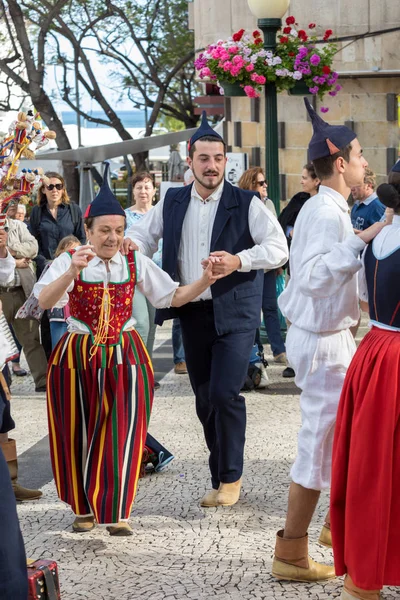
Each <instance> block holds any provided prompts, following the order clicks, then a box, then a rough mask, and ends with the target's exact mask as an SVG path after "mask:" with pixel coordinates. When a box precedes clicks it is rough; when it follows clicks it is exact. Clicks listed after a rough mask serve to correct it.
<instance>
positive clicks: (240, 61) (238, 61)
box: [232, 55, 244, 68]
mask: <svg viewBox="0 0 400 600" xmlns="http://www.w3.org/2000/svg"><path fill="white" fill-rule="evenodd" d="M232 62H233V64H234V65H237V66H238V67H239V66H240V68H242V67H243V65H244V60H243V58H242V57H241V56H238V55H236V56H234V57H233V60H232Z"/></svg>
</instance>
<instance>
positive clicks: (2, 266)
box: [0, 251, 15, 285]
mask: <svg viewBox="0 0 400 600" xmlns="http://www.w3.org/2000/svg"><path fill="white" fill-rule="evenodd" d="M14 270H15V259H14V257H13V256H12V255H11V254H10V253H9V252H8V251H7V256H6V257H5V258H0V284H1V285H7V284H8V283H10V282H11V281H12V280H13V279H14Z"/></svg>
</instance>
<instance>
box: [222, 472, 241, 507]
mask: <svg viewBox="0 0 400 600" xmlns="http://www.w3.org/2000/svg"><path fill="white" fill-rule="evenodd" d="M241 487H242V478H240V479H238V480H237V481H234V482H233V483H221V484H220V486H219V490H218V494H217V502H218V506H233V505H234V504H236V502H237V501H238V500H239V497H240V490H241Z"/></svg>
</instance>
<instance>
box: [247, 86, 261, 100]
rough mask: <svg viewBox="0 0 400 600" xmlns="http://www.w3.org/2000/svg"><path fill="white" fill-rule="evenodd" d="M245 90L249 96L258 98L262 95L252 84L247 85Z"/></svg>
mask: <svg viewBox="0 0 400 600" xmlns="http://www.w3.org/2000/svg"><path fill="white" fill-rule="evenodd" d="M244 91H245V92H246V96H248V97H249V98H258V97H259V95H260V94H258V93H257V91H256V90H255V89H254V88H253V87H252V86H251V85H245V86H244Z"/></svg>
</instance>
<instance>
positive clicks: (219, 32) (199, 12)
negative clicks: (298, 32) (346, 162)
mask: <svg viewBox="0 0 400 600" xmlns="http://www.w3.org/2000/svg"><path fill="white" fill-rule="evenodd" d="M266 1H268V0H266ZM189 6H190V11H189V14H190V22H191V28H193V29H194V31H195V44H196V49H198V50H200V49H201V48H204V46H206V45H207V44H209V43H211V42H213V41H216V40H218V39H225V38H226V37H227V36H229V35H231V34H232V33H233V32H234V31H237V30H238V29H240V28H242V27H243V28H245V29H246V30H249V31H252V30H254V29H255V28H256V27H257V21H256V19H255V18H254V17H253V15H252V13H251V12H250V9H249V8H248V4H247V0H217V1H215V0H193V2H191V3H190V4H189ZM288 14H290V15H294V16H295V17H296V20H297V22H298V23H299V24H300V25H301V27H303V28H306V27H307V25H308V23H309V22H311V21H312V22H315V23H317V25H318V28H317V30H316V32H317V35H318V34H321V35H322V34H323V32H324V31H325V30H326V29H328V28H329V29H332V30H333V31H334V34H335V35H337V36H338V37H339V38H344V37H347V36H349V39H344V40H343V41H341V42H340V44H339V48H340V50H339V52H338V54H337V59H336V61H335V64H334V67H335V69H336V70H337V71H338V72H339V74H340V77H339V83H340V84H341V85H342V86H343V89H342V91H341V92H340V93H339V94H338V96H336V97H335V98H331V97H329V96H327V97H326V98H324V101H323V105H324V106H328V107H329V112H328V113H327V115H326V116H325V118H326V120H328V121H329V122H330V123H333V124H338V123H343V122H346V124H347V125H348V126H350V127H353V128H354V130H355V132H356V133H357V136H358V138H359V140H360V143H361V145H362V146H363V148H364V154H365V156H366V158H367V160H368V161H369V164H370V166H371V168H372V169H373V170H374V171H375V172H376V173H377V175H378V182H380V181H383V180H385V177H386V175H387V172H388V170H389V169H390V168H391V167H392V165H393V163H394V161H395V160H396V157H397V155H398V149H399V108H398V107H399V104H398V103H399V98H400V60H399V47H400V2H395V1H394V0H381V1H380V2H373V1H372V0H353V2H351V3H349V2H347V1H346V2H345V1H344V0H336V1H335V2H330V3H328V2H322V0H292V1H291V2H290V7H289V11H288ZM353 36H357V37H355V38H354V37H353ZM320 106H322V103H321V101H320V100H316V105H315V107H316V108H317V110H318V108H319V107H320ZM278 123H279V132H280V136H279V137H280V140H279V146H280V149H279V171H280V175H281V198H282V200H287V199H290V198H291V196H292V195H293V194H294V193H296V192H297V191H299V181H300V174H301V170H302V166H303V164H304V163H305V162H306V161H307V150H306V148H307V144H308V141H309V139H310V136H311V125H310V123H309V121H308V120H307V117H306V111H305V109H304V104H303V99H302V97H301V96H291V95H288V94H287V93H286V92H284V93H281V94H279V95H278ZM225 134H226V136H227V137H226V139H227V142H228V145H229V146H230V149H232V151H234V152H247V153H248V156H249V162H250V165H251V166H255V165H256V164H261V165H264V164H265V155H264V146H265V124H264V99H263V98H261V99H259V100H250V99H249V98H226V99H225Z"/></svg>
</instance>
